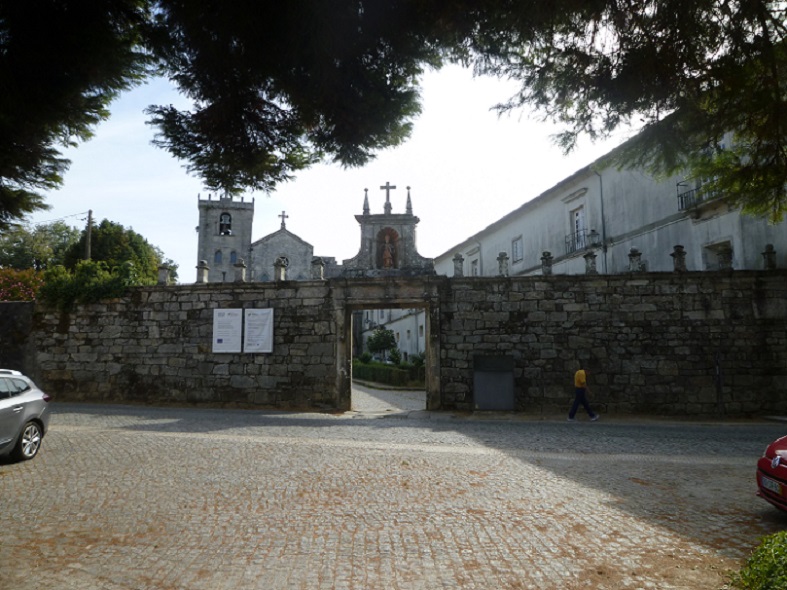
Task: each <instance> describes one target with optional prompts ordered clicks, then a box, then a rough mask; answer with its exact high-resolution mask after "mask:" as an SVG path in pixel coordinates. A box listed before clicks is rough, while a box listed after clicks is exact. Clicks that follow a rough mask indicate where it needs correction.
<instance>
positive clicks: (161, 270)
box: [158, 264, 169, 285]
mask: <svg viewBox="0 0 787 590" xmlns="http://www.w3.org/2000/svg"><path fill="white" fill-rule="evenodd" d="M158 284H159V285H169V267H168V266H164V265H163V264H162V265H161V266H159V267H158Z"/></svg>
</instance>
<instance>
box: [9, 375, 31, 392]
mask: <svg viewBox="0 0 787 590" xmlns="http://www.w3.org/2000/svg"><path fill="white" fill-rule="evenodd" d="M9 381H10V382H11V390H12V391H13V392H15V393H22V392H23V391H27V390H28V389H30V385H28V383H27V381H24V380H22V379H13V378H11V379H9Z"/></svg>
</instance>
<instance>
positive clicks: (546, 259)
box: [541, 250, 552, 277]
mask: <svg viewBox="0 0 787 590" xmlns="http://www.w3.org/2000/svg"><path fill="white" fill-rule="evenodd" d="M541 274H542V275H544V276H545V277H546V276H549V275H551V274H552V252H550V251H549V250H546V251H544V252H542V253H541Z"/></svg>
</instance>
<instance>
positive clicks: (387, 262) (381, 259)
mask: <svg viewBox="0 0 787 590" xmlns="http://www.w3.org/2000/svg"><path fill="white" fill-rule="evenodd" d="M378 252H379V253H378V259H377V260H378V262H377V264H378V266H379V267H380V268H385V269H389V268H396V266H397V264H396V262H397V260H396V242H395V236H394V238H393V239H392V237H391V235H390V233H388V232H385V233H383V235H382V239H381V240H380V241H379V242H378Z"/></svg>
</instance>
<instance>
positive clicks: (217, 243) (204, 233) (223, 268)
mask: <svg viewBox="0 0 787 590" xmlns="http://www.w3.org/2000/svg"><path fill="white" fill-rule="evenodd" d="M197 205H198V207H199V225H198V226H197V232H198V233H199V239H198V242H197V264H199V263H200V261H203V260H204V261H205V262H206V263H207V265H208V268H209V269H210V270H209V271H208V282H210V283H222V282H232V281H233V280H234V277H235V264H236V263H238V262H240V261H241V260H245V261H246V264H247V265H248V264H249V263H250V261H249V260H248V256H249V247H250V246H251V229H252V222H253V221H254V199H252V200H251V201H250V202H246V201H245V200H244V199H243V197H241V198H240V199H239V200H238V199H235V198H233V197H232V196H229V195H225V196H222V197H219V198H218V199H214V198H213V196H212V195H210V194H209V195H208V198H207V199H202V198H200V196H199V195H197ZM197 280H199V278H198V279H197Z"/></svg>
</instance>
